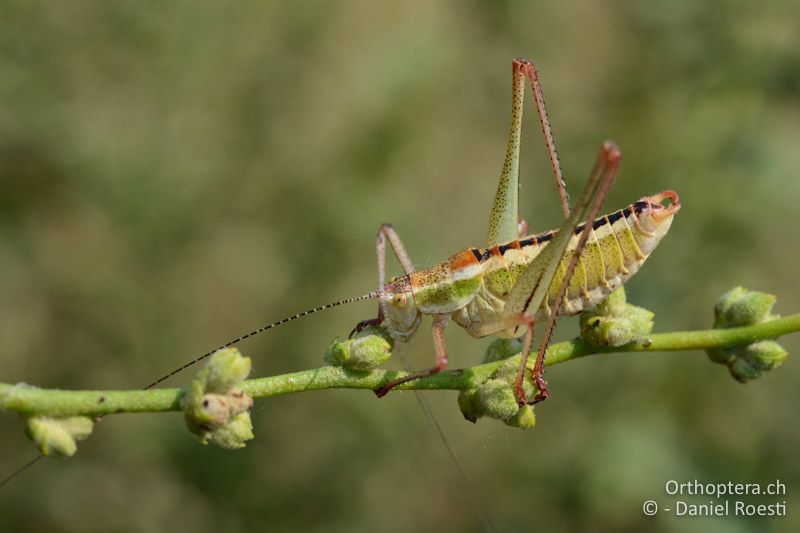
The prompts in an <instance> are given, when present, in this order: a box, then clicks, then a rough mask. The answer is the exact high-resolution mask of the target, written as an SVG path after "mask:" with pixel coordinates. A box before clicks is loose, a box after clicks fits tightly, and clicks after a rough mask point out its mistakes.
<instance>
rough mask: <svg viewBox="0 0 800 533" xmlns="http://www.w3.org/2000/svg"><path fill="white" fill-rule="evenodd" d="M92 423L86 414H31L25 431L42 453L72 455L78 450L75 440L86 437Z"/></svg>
mask: <svg viewBox="0 0 800 533" xmlns="http://www.w3.org/2000/svg"><path fill="white" fill-rule="evenodd" d="M93 425H94V421H93V420H92V419H91V418H89V417H87V416H68V417H64V418H53V417H49V416H33V417H30V418H28V421H27V427H26V433H27V434H28V437H29V438H30V439H31V440H32V441H34V442H35V443H36V445H37V446H38V448H39V451H40V452H42V455H46V456H49V457H72V456H73V455H75V452H76V451H77V450H78V445H77V444H76V441H79V440H83V439H85V438H86V437H88V436H89V435H90V434H91V433H92V427H93Z"/></svg>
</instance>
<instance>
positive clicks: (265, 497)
mask: <svg viewBox="0 0 800 533" xmlns="http://www.w3.org/2000/svg"><path fill="white" fill-rule="evenodd" d="M0 10H1V11H2V13H3V16H2V17H0V338H2V340H3V343H2V348H0V363H1V364H2V368H3V372H2V377H3V380H4V381H21V380H24V381H27V382H30V383H35V384H38V385H42V386H51V387H56V386H57V387H63V388H88V387H91V388H97V387H105V388H112V387H116V388H134V387H137V386H142V385H144V384H146V383H148V382H150V381H152V379H153V378H154V377H157V376H158V375H159V374H161V373H163V372H165V371H168V370H170V369H172V368H173V367H174V366H177V365H179V364H181V363H183V362H184V361H185V360H187V359H190V358H192V357H194V356H196V355H198V354H200V353H203V352H204V351H206V350H207V349H209V348H211V347H213V346H216V345H219V344H221V343H222V342H224V341H226V340H228V339H229V338H230V337H233V336H236V335H238V334H240V333H243V332H245V331H248V330H250V329H252V328H253V327H256V326H258V325H260V324H261V323H263V322H267V321H272V320H275V319H277V318H280V317H282V316H284V315H288V314H291V313H294V312H296V311H299V310H302V309H305V308H309V307H313V306H315V305H318V304H320V303H324V302H327V301H330V300H334V299H338V298H340V297H344V296H348V295H353V294H361V293H364V292H367V291H369V290H372V288H373V285H374V284H375V280H376V273H375V264H374V263H375V256H374V236H375V231H376V230H377V228H378V225H379V224H380V223H381V222H384V221H391V222H392V223H394V225H395V227H396V228H397V229H398V231H399V232H400V235H401V236H402V237H403V238H404V240H405V243H406V245H407V247H408V249H409V251H410V253H411V255H412V258H413V259H414V260H415V261H416V264H417V265H420V266H423V265H429V264H432V263H434V262H436V261H439V260H441V259H443V258H444V257H446V256H447V255H448V254H450V253H452V252H455V251H457V250H458V249H461V248H463V247H466V246H471V245H480V244H482V242H481V241H482V239H484V238H485V233H486V227H485V225H486V219H487V216H488V211H489V207H490V203H491V198H492V194H493V191H494V188H495V186H496V178H497V175H498V173H499V171H500V165H501V163H502V157H503V151H504V143H505V136H506V128H507V124H508V120H509V107H510V92H511V91H510V74H511V59H512V58H513V57H515V56H526V57H529V58H530V59H533V60H534V61H536V63H537V65H538V66H539V68H540V71H541V75H542V80H543V84H544V91H545V97H546V99H547V103H548V107H549V110H550V117H551V121H552V123H553V126H554V129H555V134H556V143H557V145H558V147H559V150H560V155H561V159H562V162H563V165H564V169H565V173H566V176H567V181H568V184H571V189H572V191H573V194H577V191H578V190H579V188H580V184H581V183H582V181H583V180H584V179H585V177H586V175H587V174H588V170H589V167H590V165H591V163H592V161H593V158H594V155H595V153H596V150H597V149H598V148H599V146H600V143H601V142H602V141H603V140H604V139H606V138H612V139H614V140H616V141H617V142H618V143H619V144H620V146H621V148H622V151H623V158H624V160H623V164H622V170H621V174H620V176H619V178H618V181H617V183H616V185H615V188H614V190H613V191H612V194H611V195H610V198H609V200H608V201H607V206H609V208H610V209H611V208H617V207H620V206H622V205H624V204H626V203H629V202H631V201H633V200H636V199H637V198H639V197H640V196H642V195H644V194H652V193H655V192H657V191H659V190H662V189H666V188H674V189H675V190H677V191H678V192H679V193H680V194H681V198H682V202H683V205H684V208H683V210H682V212H681V213H680V215H679V216H678V217H677V219H676V222H675V224H674V226H673V229H672V231H671V234H670V235H669V236H668V238H667V239H666V240H665V242H664V243H663V244H662V246H661V247H660V249H659V250H658V251H656V253H655V254H654V255H653V257H652V258H651V259H650V261H649V262H648V263H647V265H646V266H645V267H644V268H643V270H642V272H641V273H639V274H638V275H637V277H636V278H635V279H634V280H632V281H631V283H630V284H629V285H628V287H629V288H628V298H629V300H630V301H631V302H633V303H636V304H638V305H643V306H645V307H647V308H649V309H651V310H652V311H654V312H655V313H656V318H655V323H656V330H657V331H669V330H674V329H694V328H705V327H709V326H710V325H711V322H712V320H713V304H714V302H715V301H716V298H717V297H718V296H719V295H720V294H722V293H723V292H724V291H726V290H728V289H730V288H731V287H733V286H735V285H744V286H747V287H748V288H751V289H757V290H762V291H766V292H771V293H775V294H777V295H778V304H777V307H776V310H777V311H778V312H783V313H790V312H797V311H798V309H800V295H799V294H798V291H797V280H796V276H797V273H798V264H800V263H798V260H797V254H796V245H797V242H798V241H799V240H800V224H798V217H799V216H800V215H798V211H797V199H798V197H800V180H798V179H796V175H797V173H798V169H800V151H798V150H797V146H798V141H800V96H799V95H800V32H798V31H797V28H798V25H800V5H798V3H797V2H789V1H783V2H781V1H775V2H766V3H753V2H743V1H730V2H722V1H712V2H691V1H689V0H672V1H669V2H659V3H656V2H633V1H609V2H597V1H594V2H578V1H567V2H558V3H556V2H553V3H548V4H545V5H541V4H539V3H523V2H465V3H455V2H419V1H412V2H404V3H396V4H387V5H380V4H379V3H373V2H363V1H362V2H358V1H354V2H337V3H328V2H319V1H316V2H315V1H308V2H292V3H284V2H242V3H236V4H235V5H228V6H223V5H220V4H217V3H211V2H207V3H200V2H174V3H170V4H168V5H164V4H163V3H159V2H133V1H121V2H110V3H109V2H72V1H68V2H20V1H8V2H3V5H2V7H1V8H0ZM529 109H530V107H529ZM528 118H529V120H528V122H527V124H525V125H524V127H525V130H524V131H525V133H524V142H523V161H522V175H521V182H522V193H523V198H524V203H523V205H522V212H523V213H524V215H525V216H526V218H528V220H529V221H530V222H531V226H532V227H534V228H537V229H545V228H548V227H553V226H557V225H558V224H559V218H558V216H559V208H558V202H557V200H556V195H555V189H554V187H553V185H552V183H551V178H550V175H549V169H548V165H547V159H546V153H545V150H544V147H543V144H542V142H541V139H540V134H539V128H538V124H537V123H536V122H535V118H534V115H533V113H529V115H528ZM373 313H374V309H373V306H372V304H356V305H353V306H350V307H348V308H340V309H337V310H336V311H332V312H329V313H328V314H325V315H318V316H316V317H313V318H309V319H306V320H302V321H297V322H295V323H293V324H292V325H290V326H287V327H285V328H282V329H280V330H276V331H274V332H271V333H270V334H269V335H265V336H263V337H260V338H257V339H254V340H252V341H248V342H247V344H244V345H243V346H242V347H241V348H242V350H243V352H244V354H245V355H247V356H249V357H251V358H252V360H253V375H254V376H260V375H267V374H274V373H279V372H285V371H291V370H297V369H302V368H306V367H310V366H315V365H318V364H319V362H320V361H321V358H322V356H323V353H324V351H325V348H326V346H327V345H328V343H329V341H330V339H331V338H332V337H334V336H344V335H346V334H347V332H348V331H349V330H350V328H351V327H352V326H353V324H354V323H355V322H356V321H358V320H359V319H362V318H367V317H369V316H371V315H372V314H373ZM424 329H425V328H423V329H422V330H421V333H420V334H419V335H418V337H417V338H416V339H415V341H414V342H413V343H412V345H411V347H410V348H409V349H408V350H407V352H408V356H409V358H410V359H411V361H412V364H413V365H414V366H425V365H428V364H429V363H430V361H431V358H432V347H431V342H430V338H429V336H428V335H427V334H426V333H425V331H424ZM451 329H452V331H448V342H449V343H450V346H451V353H452V357H451V361H452V364H453V365H454V366H466V365H471V364H475V363H476V362H477V361H478V360H479V358H480V354H481V353H482V352H483V350H484V348H485V346H486V344H487V341H481V342H478V341H474V340H472V339H470V338H468V336H467V335H466V334H464V333H463V332H462V331H457V328H455V327H453V328H451ZM559 330H560V331H559V333H560V334H561V335H562V336H571V335H574V334H575V332H576V331H577V323H576V321H574V320H565V321H563V323H562V324H561V325H560V327H559ZM783 344H784V346H785V347H786V348H787V350H788V351H789V352H790V354H796V353H798V348H800V342H798V340H797V338H793V337H789V338H786V339H785V340H784V342H783ZM548 376H549V379H550V384H551V389H552V392H553V395H554V396H553V398H552V399H550V400H548V401H547V402H546V403H545V404H544V405H542V407H541V408H540V409H537V427H536V428H535V429H534V430H531V431H527V432H524V433H523V432H519V431H516V430H512V429H507V428H506V427H504V426H502V425H500V424H492V423H488V422H485V421H484V422H482V423H480V424H478V425H475V426H473V425H472V424H469V423H467V422H465V421H464V420H462V419H461V416H460V414H459V413H458V410H457V407H456V398H455V396H456V395H455V393H452V394H451V393H439V394H428V395H427V396H428V398H429V400H430V401H431V403H432V404H433V408H434V410H435V411H436V413H437V414H438V415H439V418H440V420H441V422H442V425H443V426H444V430H445V432H446V434H447V435H448V436H449V437H450V440H451V443H452V445H453V447H454V449H455V452H456V454H457V455H458V457H459V458H460V460H461V462H462V464H463V465H464V468H465V470H466V472H467V475H468V477H469V478H470V480H471V484H472V489H473V490H474V492H475V493H476V495H477V497H478V498H479V499H480V500H481V502H482V506H483V507H484V509H485V511H486V512H487V513H488V514H489V515H490V516H491V517H492V520H493V521H494V522H495V523H496V525H497V526H498V527H499V528H500V529H502V530H505V531H509V530H528V529H531V528H533V527H537V528H542V529H548V530H560V529H575V530H585V529H608V528H616V529H637V528H640V527H645V526H647V527H648V528H650V529H651V530H656V531H682V530H692V531H696V530H698V529H703V528H707V529H708V530H713V529H723V528H724V529H725V530H726V531H737V530H742V531H744V530H749V529H751V528H754V527H759V528H767V529H770V528H771V529H774V530H781V529H784V528H786V529H788V528H789V527H790V524H793V525H797V518H796V513H797V509H800V498H798V496H797V492H796V491H797V490H798V488H800V483H798V481H800V463H798V459H797V457H798V456H797V452H796V451H797V449H798V448H799V447H800V425H798V424H797V410H796V407H795V406H796V405H797V403H798V401H800V396H798V392H797V390H798V389H797V383H798V379H800V373H798V370H797V365H796V364H794V362H793V361H792V360H791V358H790V361H789V363H788V364H787V365H786V366H785V368H782V369H781V370H780V371H778V372H775V373H772V374H771V375H767V376H766V377H765V378H764V379H762V380H759V381H756V382H753V383H750V384H748V385H746V386H743V385H741V384H739V383H736V382H735V381H733V380H732V379H730V377H729V376H728V375H727V372H726V371H725V369H724V368H722V367H720V366H718V365H712V364H709V362H708V361H707V359H706V357H705V355H704V354H702V353H699V352H698V353H685V354H656V355H652V356H651V355H647V356H643V355H619V356H603V357H597V358H590V359H587V360H582V361H580V362H576V363H572V364H569V365H564V366H563V367H560V368H555V369H552V370H551V371H550V372H549V373H548ZM189 379H190V375H189V374H187V375H186V376H184V377H183V378H182V379H181V378H175V379H173V380H172V381H171V382H170V384H175V385H178V384H180V385H183V384H185V383H188V381H189ZM252 416H253V422H254V426H255V434H256V439H255V440H254V441H252V442H251V443H250V444H249V445H248V447H247V448H246V449H244V450H240V451H237V452H226V451H222V450H218V449H214V448H211V447H203V446H199V445H198V444H197V443H196V442H195V440H194V439H192V438H191V437H190V436H189V435H188V434H187V432H186V431H185V429H184V427H183V421H182V420H181V418H180V416H178V415H175V416H170V415H148V416H136V417H113V418H111V419H107V420H104V421H103V423H102V424H99V426H98V427H97V428H96V430H95V433H94V434H93V436H92V437H91V438H90V439H89V440H88V441H86V442H83V443H82V444H81V447H80V450H79V453H78V455H77V456H76V457H75V458H73V459H71V460H69V461H67V462H60V463H57V462H55V461H45V462H44V463H43V464H40V465H38V466H37V467H36V468H35V469H34V470H31V471H30V472H28V473H27V474H26V475H25V476H24V477H22V478H20V479H18V480H16V482H15V483H14V484H13V485H11V486H9V487H7V488H6V489H5V490H4V491H3V493H2V494H0V502H2V503H0V523H3V524H5V525H8V526H12V525H13V526H14V529H15V530H19V531H23V530H29V531H33V530H43V529H53V530H61V531H73V530H74V531H78V530H87V529H88V530H112V529H113V530H118V531H119V530H122V531H125V530H130V531H139V530H153V531H156V530H167V529H170V530H185V529H190V528H192V529H194V530H196V531H206V530H207V531H212V530H218V529H221V528H226V529H233V530H264V529H268V530H287V531H293V530H297V529H299V528H301V527H302V528H312V529H318V530H331V529H333V530H348V531H352V530H375V529H380V530H397V531H400V530H403V531H406V530H421V529H432V528H434V527H436V528H440V529H446V530H477V529H478V528H479V525H478V523H477V520H476V517H475V515H474V514H473V513H472V512H471V511H470V506H469V504H467V503H465V502H466V499H465V496H464V489H463V487H462V486H461V485H460V484H459V483H458V482H457V481H456V480H454V479H453V476H452V475H451V474H449V467H448V464H447V462H446V460H444V459H443V458H442V457H441V455H442V454H441V452H440V451H439V448H438V445H437V442H436V440H435V438H434V437H433V436H432V434H431V432H430V431H429V430H428V427H427V425H426V422H425V420H424V418H423V416H422V414H421V412H420V410H419V409H418V407H417V406H416V402H415V400H414V397H413V395H410V394H404V393H397V394H390V395H389V396H388V397H387V398H385V399H383V400H381V401H378V400H376V399H375V398H373V397H372V395H370V394H369V393H366V392H363V391H326V392H321V393H311V394H303V395H294V396H292V397H286V398H278V399H273V400H269V401H264V402H259V403H257V404H256V406H255V408H254V411H253V413H252ZM3 418H4V420H3V427H2V430H1V431H2V438H0V455H1V456H2V471H3V472H4V473H5V472H7V471H9V470H11V469H12V468H14V467H15V466H17V465H18V464H19V463H21V462H24V460H26V459H27V458H28V457H29V456H30V455H31V454H32V447H31V446H30V444H29V443H28V442H27V441H26V440H25V437H24V436H23V433H22V431H21V430H20V427H19V424H18V423H17V421H16V419H15V418H14V417H13V416H10V415H6V416H4V417H3ZM694 478H698V479H702V480H708V481H728V480H732V481H752V482H759V481H763V482H767V481H771V480H773V479H775V478H780V479H782V480H783V481H784V482H786V483H787V484H788V486H789V494H788V495H787V500H788V502H789V506H790V516H789V517H787V518H785V519H783V520H773V521H763V520H762V521H757V520H736V519H733V518H731V519H726V520H705V521H680V520H675V519H672V518H671V517H668V516H660V517H658V518H657V519H655V520H650V519H645V518H644V517H642V516H641V512H640V507H641V502H642V500H644V499H656V500H666V497H665V495H664V483H665V482H666V481H667V480H668V479H677V480H690V479H694ZM753 503H760V502H757V501H754V502H753Z"/></svg>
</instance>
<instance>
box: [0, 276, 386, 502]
mask: <svg viewBox="0 0 800 533" xmlns="http://www.w3.org/2000/svg"><path fill="white" fill-rule="evenodd" d="M377 297H378V291H372V292H370V293H367V294H362V295H361V296H354V297H352V298H345V299H344V300H339V301H337V302H332V303H329V304H325V305H320V306H319V307H314V308H313V309H308V310H307V311H303V312H302V313H297V314H296V315H292V316H288V317H286V318H284V319H281V320H278V321H277V322H272V323H271V324H266V325H264V326H261V327H260V328H258V329H254V330H253V331H251V332H250V333H247V334H245V335H242V336H241V337H237V338H235V339H233V340H231V341H228V342H226V343H225V344H223V345H222V346H220V347H219V348H215V349H213V350H211V351H210V352H206V353H204V354H203V355H201V356H200V357H197V358H195V359H192V360H191V361H189V362H188V363H186V364H185V365H183V366H180V367H178V368H176V369H175V370H173V371H172V372H170V373H169V374H165V375H163V376H161V377H160V378H158V379H157V380H155V381H154V382H152V383H151V384H149V385H148V386H146V387H144V388H142V390H148V389H152V388H153V387H155V386H156V385H158V384H159V383H161V382H162V381H164V380H167V379H169V378H171V377H172V376H174V375H175V374H177V373H179V372H182V371H184V370H186V369H187V368H189V367H190V366H192V365H195V364H197V363H199V362H200V361H202V360H203V359H206V358H207V357H209V356H211V355H213V354H214V353H215V352H218V351H219V350H224V349H225V348H228V347H230V346H233V345H234V344H238V343H240V342H242V341H243V340H245V339H248V338H250V337H253V336H255V335H258V334H259V333H264V332H265V331H267V330H270V329H272V328H276V327H278V326H282V325H284V324H286V323H288V322H291V321H292V320H295V319H298V318H300V317H304V316H308V315H313V314H314V313H318V312H320V311H324V310H325V309H330V308H331V307H338V306H340V305H345V304H350V303H353V302H360V301H361V300H369V299H370V298H377ZM44 457H45V456H44V455H36V456H35V457H33V458H32V459H30V460H29V461H28V462H27V463H25V464H24V465H22V466H20V467H19V468H17V469H16V470H14V471H13V472H12V473H11V474H9V475H7V476H6V477H4V478H2V479H0V488H2V487H3V486H5V485H6V484H8V483H9V482H11V480H12V479H14V478H15V477H17V476H18V475H20V474H22V473H23V472H24V471H25V470H27V469H28V468H30V467H32V466H33V465H35V464H36V463H38V462H39V461H40V460H41V459H43V458H44Z"/></svg>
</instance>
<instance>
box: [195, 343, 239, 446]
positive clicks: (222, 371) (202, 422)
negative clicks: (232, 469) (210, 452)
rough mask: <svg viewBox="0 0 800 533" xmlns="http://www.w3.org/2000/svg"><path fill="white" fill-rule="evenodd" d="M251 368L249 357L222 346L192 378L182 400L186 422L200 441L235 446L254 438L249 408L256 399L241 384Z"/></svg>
mask: <svg viewBox="0 0 800 533" xmlns="http://www.w3.org/2000/svg"><path fill="white" fill-rule="evenodd" d="M249 372H250V359H249V358H247V357H243V356H242V355H241V354H240V353H239V351H238V350H236V349H228V350H220V351H218V352H216V353H215V354H214V355H212V356H211V359H210V360H209V361H208V362H207V363H206V365H205V367H204V368H203V369H202V370H200V371H199V372H198V373H197V375H196V376H195V378H194V379H193V380H192V383H191V384H190V386H189V387H188V389H187V390H186V393H185V394H184V397H183V399H182V400H181V402H182V406H183V414H184V418H185V419H186V426H187V427H188V428H189V431H190V432H191V433H192V434H193V435H195V436H196V437H197V438H198V439H199V440H200V442H202V443H203V444H206V443H208V442H211V443H212V444H216V445H217V446H220V447H222V448H227V449H233V448H241V447H243V446H244V441H245V440H248V439H251V438H252V424H251V421H250V415H249V413H248V412H247V411H248V410H249V409H250V408H251V407H252V406H253V399H252V398H251V397H250V396H248V395H246V394H245V393H244V392H243V391H242V390H241V389H240V388H239V387H238V386H239V385H240V384H241V383H242V382H243V381H244V380H245V378H247V375H248V373H249ZM243 415H244V416H243ZM248 435H249V436H248Z"/></svg>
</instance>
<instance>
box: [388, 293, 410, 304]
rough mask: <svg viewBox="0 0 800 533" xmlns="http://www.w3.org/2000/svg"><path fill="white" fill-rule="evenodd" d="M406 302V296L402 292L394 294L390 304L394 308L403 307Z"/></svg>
mask: <svg viewBox="0 0 800 533" xmlns="http://www.w3.org/2000/svg"><path fill="white" fill-rule="evenodd" d="M406 302H407V299H406V295H405V293H403V292H401V293H399V294H395V295H394V296H393V297H392V303H393V304H394V306H395V307H405V306H406Z"/></svg>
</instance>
